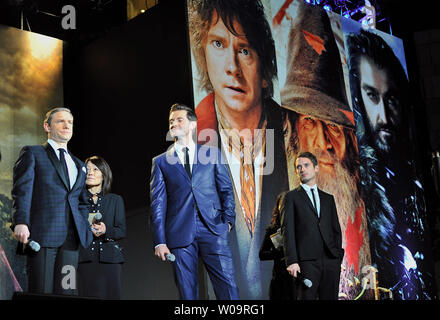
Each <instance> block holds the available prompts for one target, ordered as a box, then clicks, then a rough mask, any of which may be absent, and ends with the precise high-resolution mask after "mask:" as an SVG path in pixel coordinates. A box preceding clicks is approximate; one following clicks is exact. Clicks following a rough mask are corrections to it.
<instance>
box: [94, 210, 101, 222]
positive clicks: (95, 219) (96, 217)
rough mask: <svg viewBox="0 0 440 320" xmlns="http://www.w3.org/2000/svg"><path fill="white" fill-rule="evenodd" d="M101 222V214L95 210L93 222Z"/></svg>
mask: <svg viewBox="0 0 440 320" xmlns="http://www.w3.org/2000/svg"><path fill="white" fill-rule="evenodd" d="M101 222H102V214H101V212H97V213H96V214H95V216H94V217H93V223H94V224H100V223H101Z"/></svg>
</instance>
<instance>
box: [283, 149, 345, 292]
mask: <svg viewBox="0 0 440 320" xmlns="http://www.w3.org/2000/svg"><path fill="white" fill-rule="evenodd" d="M295 168H296V174H297V175H298V177H299V179H300V181H301V185H300V186H299V187H298V188H296V189H293V190H291V191H289V192H288V193H287V194H286V197H285V206H284V212H283V213H282V217H283V219H282V226H281V233H282V236H283V241H284V251H285V257H286V265H287V271H288V272H289V274H290V275H292V276H293V277H294V278H296V279H298V277H300V278H307V279H309V280H311V281H312V286H311V287H306V286H304V285H301V286H300V292H299V297H300V298H301V299H303V300H314V299H316V298H318V299H320V300H337V299H338V292H339V279H340V273H341V262H342V258H343V256H344V249H342V234H341V227H340V225H339V220H338V214H337V212H336V204H335V200H334V198H333V196H332V195H330V194H328V193H326V192H324V191H322V190H319V189H318V188H317V184H316V178H317V174H318V172H319V166H318V160H317V159H316V157H315V155H313V154H312V153H310V152H302V153H300V154H299V155H298V157H297V158H296V161H295ZM299 273H300V274H301V276H299Z"/></svg>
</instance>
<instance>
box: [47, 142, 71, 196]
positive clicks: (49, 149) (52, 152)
mask: <svg viewBox="0 0 440 320" xmlns="http://www.w3.org/2000/svg"><path fill="white" fill-rule="evenodd" d="M43 148H44V149H46V153H47V156H48V157H49V159H50V161H51V162H52V164H53V166H54V167H55V170H56V171H57V173H58V176H59V177H60V179H61V181H63V183H64V186H65V187H66V188H67V190H70V186H69V184H68V183H67V180H66V178H65V177H64V174H63V169H62V168H61V163H60V160H59V159H58V157H57V155H56V154H55V150H54V149H53V148H52V147H51V146H50V144H49V143H47V142H46V143H45V144H43Z"/></svg>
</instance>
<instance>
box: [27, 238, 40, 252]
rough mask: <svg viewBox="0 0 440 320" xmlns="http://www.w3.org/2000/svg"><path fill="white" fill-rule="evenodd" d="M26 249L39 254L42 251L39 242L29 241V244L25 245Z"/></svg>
mask: <svg viewBox="0 0 440 320" xmlns="http://www.w3.org/2000/svg"><path fill="white" fill-rule="evenodd" d="M24 246H25V247H26V248H29V249H31V250H32V251H34V252H38V251H40V249H41V246H40V244H39V243H38V242H37V241H34V240H32V239H28V242H27V243H26V244H25V245H24Z"/></svg>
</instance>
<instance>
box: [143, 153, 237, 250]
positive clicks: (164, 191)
mask: <svg viewBox="0 0 440 320" xmlns="http://www.w3.org/2000/svg"><path fill="white" fill-rule="evenodd" d="M150 200H151V226H152V233H153V244H154V245H155V246H156V245H158V244H160V243H163V244H166V245H167V246H168V247H169V248H177V247H185V246H188V245H189V244H191V243H192V242H193V240H194V235H195V228H194V227H195V214H196V208H197V207H198V208H199V210H200V213H201V216H202V219H203V220H204V222H205V223H206V225H207V227H208V228H209V230H210V231H211V232H212V233H214V234H216V235H218V234H221V233H224V232H227V230H228V222H229V223H230V224H231V225H234V222H235V199H234V191H233V187H232V183H231V179H230V177H229V172H228V169H227V168H226V166H225V165H224V161H223V162H221V153H220V150H219V149H218V148H214V147H208V146H200V145H197V147H196V155H195V159H194V164H193V167H192V177H191V178H190V177H189V176H188V174H187V173H186V171H185V168H184V167H183V165H182V163H181V162H180V160H179V157H178V156H177V153H176V152H175V150H174V146H172V147H171V148H169V149H168V151H167V152H165V153H163V154H161V155H159V156H157V157H155V158H154V159H153V163H152V167H151V179H150Z"/></svg>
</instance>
